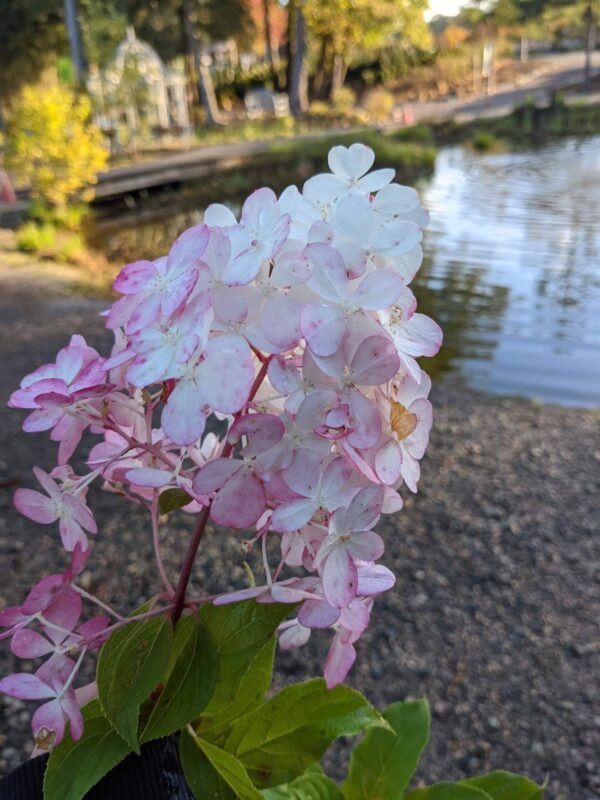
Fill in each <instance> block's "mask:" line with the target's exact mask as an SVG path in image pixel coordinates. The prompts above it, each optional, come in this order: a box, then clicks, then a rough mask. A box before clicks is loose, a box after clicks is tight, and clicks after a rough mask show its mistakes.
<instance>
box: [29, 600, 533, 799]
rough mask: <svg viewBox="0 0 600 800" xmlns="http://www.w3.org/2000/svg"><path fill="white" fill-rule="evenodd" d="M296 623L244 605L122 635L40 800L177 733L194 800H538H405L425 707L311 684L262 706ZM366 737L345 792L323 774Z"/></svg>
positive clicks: (451, 790)
mask: <svg viewBox="0 0 600 800" xmlns="http://www.w3.org/2000/svg"><path fill="white" fill-rule="evenodd" d="M149 608H150V604H147V605H146V606H144V607H143V608H142V609H139V610H138V611H137V612H136V614H140V613H144V612H145V611H148V610H149ZM291 610H292V607H290V606H289V605H284V604H277V603H274V604H262V605H261V604H258V603H256V602H254V601H249V602H244V603H235V604H231V605H229V606H221V607H216V606H205V607H203V608H202V611H201V612H200V614H189V615H187V616H184V617H183V618H182V619H181V620H180V621H179V622H178V623H177V625H176V626H175V630H174V633H173V630H172V625H171V621H170V618H169V617H168V613H167V612H165V614H164V615H163V616H157V617H156V618H151V619H146V620H138V621H132V622H131V623H130V624H128V625H126V626H124V627H122V628H119V629H118V630H117V631H116V632H115V633H114V634H113V636H112V637H111V639H109V641H108V643H107V644H106V645H104V647H103V648H102V651H101V655H100V661H99V664H98V672H97V682H98V691H99V700H98V701H94V702H93V703H91V704H90V705H88V706H87V707H86V708H85V709H84V718H85V730H84V734H83V736H82V738H81V739H80V741H79V742H73V741H72V740H71V739H69V738H68V737H67V738H65V739H64V740H63V741H62V742H61V743H60V745H59V746H58V747H57V748H56V749H55V750H54V752H53V753H52V755H51V757H50V760H49V763H48V768H47V772H46V776H45V787H44V800H82V798H83V797H84V796H85V795H86V793H87V792H88V791H89V789H90V788H91V787H92V786H94V785H95V784H96V783H97V781H98V780H100V779H101V778H102V777H103V776H104V775H105V774H106V773H107V772H108V771H109V770H110V769H112V768H113V767H114V766H115V765H117V764H118V763H119V762H120V761H121V760H122V759H123V758H125V756H127V755H128V754H129V753H131V752H132V751H133V750H135V751H138V750H139V744H143V743H144V742H147V741H149V740H151V739H154V738H157V737H162V736H166V735H169V734H171V733H174V732H177V731H180V732H181V733H180V737H179V748H180V757H181V763H182V767H183V770H184V774H185V777H186V779H187V782H188V784H189V786H190V788H191V790H192V792H193V793H194V796H195V797H196V798H198V800H206V798H208V797H210V798H213V799H214V800H236V798H238V800H239V799H240V798H241V800H541V798H542V796H543V789H542V787H540V786H537V785H536V784H534V783H532V782H531V781H529V780H527V779H526V778H523V777H521V776H518V775H513V774H511V773H509V772H494V773H491V774H490V775H484V776H479V777H476V778H470V779H468V780H464V781H459V782H458V783H439V784H435V785H433V786H428V787H423V788H418V789H415V790H413V791H412V792H410V793H408V794H405V792H406V789H407V786H408V784H409V782H410V780H411V778H412V776H413V774H414V772H415V770H416V768H417V765H418V761H419V758H420V756H421V753H422V751H423V748H424V747H425V745H426V743H427V739H428V735H429V709H428V706H427V702H426V701H425V700H419V701H407V702H400V703H394V704H393V705H391V706H389V707H388V708H387V709H386V711H385V712H384V714H383V715H381V714H379V713H378V712H377V711H376V710H375V709H374V708H373V707H372V706H371V705H370V704H369V703H368V702H367V700H366V699H365V698H364V697H363V696H362V695H361V694H360V693H359V692H356V691H354V690H353V689H350V688H349V687H347V686H337V687H335V688H334V689H327V687H326V685H325V682H324V681H323V680H322V679H316V680H311V681H307V682H306V683H301V684H295V685H291V686H287V687H285V688H284V689H282V690H281V691H279V692H277V693H276V694H275V695H273V696H272V697H271V698H270V699H269V700H266V701H265V699H264V696H265V693H266V691H267V689H268V687H269V685H270V682H271V674H272V667H273V651H274V647H275V636H276V629H277V626H278V625H279V623H280V622H281V621H282V620H283V619H284V618H285V617H286V616H287V615H288V613H290V611H291ZM138 730H139V731H141V733H138ZM358 733H365V736H364V738H363V739H362V741H361V742H360V743H359V744H358V745H357V747H356V748H355V749H354V752H353V754H352V758H351V763H350V769H349V774H348V777H347V779H346V781H345V782H344V783H343V785H342V786H338V785H337V784H336V783H335V782H334V781H333V780H331V778H329V777H328V776H327V775H326V774H325V773H324V772H323V770H322V769H321V767H320V766H319V764H318V762H319V761H320V759H321V758H322V756H323V755H324V753H325V751H326V749H327V748H328V747H329V745H330V744H332V742H333V741H334V740H335V739H337V738H338V737H340V736H353V735H355V734H358Z"/></svg>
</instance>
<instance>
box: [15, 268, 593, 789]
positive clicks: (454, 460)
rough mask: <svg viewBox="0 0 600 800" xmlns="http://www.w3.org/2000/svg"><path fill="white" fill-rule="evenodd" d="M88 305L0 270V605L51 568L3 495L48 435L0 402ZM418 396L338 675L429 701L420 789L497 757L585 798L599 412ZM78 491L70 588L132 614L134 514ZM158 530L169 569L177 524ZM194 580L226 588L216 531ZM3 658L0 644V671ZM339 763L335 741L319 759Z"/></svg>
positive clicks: (378, 697)
mask: <svg viewBox="0 0 600 800" xmlns="http://www.w3.org/2000/svg"><path fill="white" fill-rule="evenodd" d="M23 286H27V287H28V291H27V293H25V292H24V291H23V288H22V287H23ZM19 287H21V288H19ZM104 305H105V303H104V302H102V301H98V300H94V299H89V298H82V297H80V296H75V295H72V294H69V292H68V290H66V289H64V288H61V287H60V286H58V285H57V284H56V282H55V281H52V280H47V281H44V280H42V279H40V276H39V273H38V272H35V271H31V272H29V271H27V270H26V269H18V270H13V271H12V272H9V271H8V270H6V269H4V270H3V269H2V268H0V344H1V350H0V375H1V376H2V379H1V390H0V403H1V405H0V608H1V607H3V606H4V605H6V604H13V603H14V602H18V601H19V599H20V598H21V597H22V596H23V593H24V592H25V591H26V590H27V589H28V588H29V587H30V586H31V585H32V583H34V582H35V581H36V580H37V579H39V577H41V576H42V575H43V574H45V572H47V571H48V570H49V569H57V568H59V565H60V564H64V560H61V555H60V549H59V547H58V544H57V541H58V537H57V536H56V534H55V531H54V530H52V531H50V530H49V528H46V527H45V526H36V525H34V524H33V523H29V522H28V521H26V520H24V519H22V518H21V517H19V516H18V515H17V514H16V512H15V511H14V510H13V508H12V504H11V494H12V485H13V482H22V483H24V484H30V482H31V473H30V469H31V466H32V465H33V464H34V463H38V464H41V465H43V466H46V467H49V466H51V464H52V463H53V461H52V459H53V454H54V447H55V446H54V445H53V444H51V443H50V442H49V441H48V439H47V437H46V436H44V435H37V436H28V435H25V434H22V433H21V431H20V423H21V419H22V415H21V413H19V412H15V411H11V410H9V409H6V408H4V403H5V400H6V398H7V396H8V394H9V392H10V391H11V390H12V389H13V388H14V387H15V386H16V385H17V383H18V381H19V380H20V378H21V376H22V375H24V374H25V373H26V372H28V371H30V370H31V369H33V368H34V367H35V366H37V365H38V364H39V363H41V362H45V361H49V360H51V358H52V357H53V355H54V353H55V351H56V350H57V349H58V348H59V347H61V346H63V345H64V344H65V343H66V341H67V339H68V336H69V334H70V333H71V332H72V331H81V332H84V333H85V334H86V335H87V336H88V339H89V341H90V342H91V343H92V344H94V345H96V346H101V345H103V343H104V342H105V341H106V336H105V333H104V331H103V329H102V324H101V322H100V320H99V319H98V318H97V316H96V314H97V312H98V311H99V310H100V309H101V308H102V307H104ZM434 402H435V407H436V422H435V428H434V432H433V436H432V442H431V447H430V450H429V453H428V456H427V458H426V460H425V462H424V469H423V479H422V482H421V486H422V490H421V492H420V494H419V495H418V496H416V497H409V498H408V499H407V502H406V508H405V510H404V512H402V513H401V514H400V515H398V516H397V517H396V518H395V519H394V520H393V521H388V522H387V524H384V525H382V526H381V528H382V532H383V533H384V534H386V540H387V553H386V563H387V564H388V565H390V566H393V567H394V569H395V571H396V573H397V575H398V585H397V587H396V589H395V591H393V592H391V593H389V594H388V596H386V597H385V598H383V599H381V600H380V601H378V604H377V605H376V610H375V613H374V616H373V625H372V627H371V629H370V632H369V634H368V635H367V636H366V637H365V638H364V640H363V642H362V644H361V646H360V651H359V658H358V662H357V666H356V667H355V670H354V672H353V674H352V678H351V683H352V684H353V685H354V686H356V687H359V688H361V689H362V690H364V691H365V692H366V693H367V695H368V696H369V697H370V698H371V699H372V700H373V701H374V702H375V703H377V704H385V703H388V702H391V701H393V700H395V699H399V698H402V697H407V696H412V697H417V696H422V695H426V696H427V697H428V698H429V700H430V703H431V706H432V713H433V721H432V741H431V744H430V746H429V748H428V752H427V756H426V758H425V759H424V761H423V764H422V768H421V770H420V776H419V777H421V778H423V779H424V780H427V781H433V780H438V779H441V778H460V777H463V776H465V775H467V774H473V773H478V772H481V771H484V770H489V769H495V768H500V767H504V768H506V769H511V770H515V771H524V772H526V773H528V774H529V775H530V776H531V777H533V778H535V779H537V780H539V781H543V780H544V778H545V777H546V775H548V780H549V784H548V785H549V791H548V795H547V796H548V797H549V798H550V799H551V800H598V799H599V798H600V685H599V675H600V628H599V622H600V537H599V536H598V527H599V525H598V523H599V517H600V513H599V512H600V505H599V500H598V497H599V496H600V495H599V489H600V433H599V429H600V413H598V412H593V411H578V410H575V409H570V410H568V411H566V410H564V409H561V408H557V407H539V406H536V405H533V404H531V403H529V402H525V401H521V400H513V399H499V398H495V397H490V396H487V395H484V394H465V393H461V392H456V391H453V390H449V389H443V388H441V389H440V388H438V389H437V390H436V392H435V396H434ZM90 500H91V504H92V505H93V507H94V508H95V509H96V510H97V518H98V520H99V523H100V525H99V527H100V534H99V536H98V546H97V547H96V550H95V552H94V555H93V557H92V560H91V571H90V572H89V573H86V574H84V579H85V580H87V581H89V583H90V586H91V587H92V589H93V590H94V591H95V592H97V593H98V594H99V595H100V596H102V597H103V598H104V599H106V600H110V601H114V602H115V603H117V604H120V605H121V606H122V607H125V608H133V607H134V606H135V605H136V604H138V603H139V602H140V601H141V600H142V599H143V598H144V597H145V596H146V593H147V591H148V588H149V586H151V585H153V584H154V571H153V563H152V558H151V546H150V542H149V538H148V534H147V531H146V528H145V525H144V520H142V519H140V516H139V514H138V513H137V512H136V511H135V510H129V509H125V510H124V509H123V507H122V505H120V504H119V503H118V502H116V501H114V500H113V498H111V497H109V496H106V495H103V494H102V493H101V492H93V493H92V494H91V495H90ZM388 520H389V518H388ZM177 523H178V524H179V527H178V529H177V530H176V531H174V532H172V533H171V534H170V536H168V537H167V540H168V542H170V543H172V548H171V549H172V551H173V553H174V555H173V556H172V559H171V561H170V562H168V563H169V566H170V568H171V569H175V568H176V566H177V561H178V559H179V558H180V555H181V551H182V544H183V542H182V540H184V539H185V535H186V531H187V530H189V529H190V525H189V524H188V523H187V521H186V520H185V519H184V518H183V516H182V517H181V518H178V519H177ZM385 528H387V530H384V529H385ZM232 563H233V564H234V565H235V566H234V567H233V568H232V566H231V565H232ZM238 565H239V566H238ZM195 581H196V585H197V586H198V587H203V588H206V590H208V591H210V589H211V588H213V587H214V588H217V587H220V588H222V587H224V586H226V585H228V584H232V583H235V582H238V583H242V582H243V570H242V568H241V559H240V556H239V549H238V545H237V542H236V539H235V537H234V536H229V535H226V534H222V533H221V534H219V536H217V535H216V534H214V533H212V532H211V535H208V536H207V537H206V547H205V549H204V550H203V551H202V553H201V556H200V558H199V561H198V564H197V567H196V574H195ZM325 644H326V642H325V639H324V638H321V637H319V636H314V637H313V642H312V643H311V644H309V646H307V647H305V648H304V649H303V650H301V651H298V652H297V653H294V654H286V655H282V656H280V657H279V660H278V664H279V676H278V681H279V682H281V681H283V680H284V679H285V677H286V676H290V677H291V676H293V679H294V680H297V679H302V678H304V677H308V676H310V675H314V674H316V673H317V672H318V670H319V669H320V660H321V658H322V655H323V653H324V649H325ZM15 666H16V664H15V661H14V660H13V658H12V656H11V655H10V653H9V649H8V646H7V645H6V644H3V645H2V646H1V650H0V672H1V673H2V674H6V672H7V671H9V670H11V669H14V668H15ZM29 716H30V709H29V708H28V707H26V705H25V704H23V703H21V702H19V701H14V700H10V699H6V698H4V697H2V698H0V719H1V723H0V773H4V772H6V771H7V770H9V769H11V768H12V767H14V766H15V765H16V764H17V763H18V762H19V761H20V760H21V759H22V758H24V756H25V753H26V750H27V747H28V743H27V742H28V724H29ZM343 760H344V751H343V748H342V749H340V750H339V751H338V752H337V754H336V756H335V758H334V759H332V761H333V762H334V763H333V766H334V769H340V765H341V764H342V763H343Z"/></svg>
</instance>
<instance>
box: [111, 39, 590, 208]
mask: <svg viewBox="0 0 600 800" xmlns="http://www.w3.org/2000/svg"><path fill="white" fill-rule="evenodd" d="M592 64H593V68H594V69H595V70H598V69H600V52H596V53H595V54H594V58H593V62H592ZM582 79H583V54H582V53H564V54H559V55H553V56H551V57H544V59H540V70H539V72H537V73H534V74H533V75H530V76H529V77H528V78H527V80H526V82H524V83H522V84H520V85H519V86H517V87H515V86H514V85H511V86H502V87H497V89H496V91H495V93H494V94H492V95H490V96H489V97H487V98H485V97H483V98H482V97H478V98H470V99H448V100H440V101H433V102H429V103H415V104H411V107H412V108H413V111H414V115H415V121H417V122H419V121H424V120H430V119H445V118H448V117H454V116H456V117H460V116H469V117H473V116H486V115H493V114H499V113H502V112H503V111H506V112H508V111H510V110H511V109H512V108H513V107H514V106H515V105H517V104H519V103H522V102H523V101H524V100H525V99H526V97H527V96H529V95H531V94H532V93H533V94H534V95H535V94H540V93H544V94H547V93H548V92H549V91H552V90H555V89H560V88H563V87H566V86H570V85H572V84H574V83H577V82H579V81H581V80H582ZM394 127H397V125H390V126H384V128H385V129H386V130H388V129H389V130H393V129H394ZM362 130H365V128H364V127H362V128H350V129H348V128H347V129H340V130H331V131H323V132H321V133H314V134H307V135H305V136H299V137H296V139H297V140H300V141H302V140H305V141H314V140H317V139H319V138H322V137H325V136H331V135H332V134H335V133H352V132H353V131H354V132H356V134H357V136H358V135H359V133H360V131H362ZM273 141H274V140H273V139H270V140H260V141H253V142H234V143H231V144H222V145H206V146H202V147H194V148H192V149H190V150H186V151H184V152H179V153H174V154H172V155H168V156H164V157H162V158H159V159H156V160H154V161H148V162H144V163H141V164H132V165H129V166H125V167H115V168H113V169H110V170H108V171H107V172H103V173H101V174H100V180H99V184H98V186H97V189H96V196H97V197H98V198H103V197H110V196H113V195H116V194H120V193H122V192H127V191H135V190H139V189H144V188H149V187H151V186H159V185H162V184H164V183H170V182H176V181H179V180H190V179H192V178H198V177H202V176H203V175H206V174H207V173H209V172H212V171H214V170H215V169H224V168H229V167H234V166H237V165H239V164H242V163H243V162H244V161H247V160H248V159H250V158H252V157H253V156H256V155H260V154H262V153H267V152H269V149H270V148H271V146H272V144H273Z"/></svg>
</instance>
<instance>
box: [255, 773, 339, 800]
mask: <svg viewBox="0 0 600 800" xmlns="http://www.w3.org/2000/svg"><path fill="white" fill-rule="evenodd" d="M262 796H263V797H264V798H265V800H344V795H343V794H342V792H341V790H340V789H339V787H338V786H337V784H336V783H334V782H333V781H332V780H331V778H328V777H327V775H325V773H324V772H323V770H322V769H321V767H320V766H319V765H318V764H316V765H314V767H309V768H308V769H307V770H306V772H305V773H304V774H303V775H300V777H299V778H296V780H295V781H292V782H291V783H286V784H282V785H281V786H277V787H276V788H275V789H263V791H262Z"/></svg>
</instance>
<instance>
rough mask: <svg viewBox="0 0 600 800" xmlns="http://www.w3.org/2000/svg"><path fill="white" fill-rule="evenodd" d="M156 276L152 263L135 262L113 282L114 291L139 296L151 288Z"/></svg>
mask: <svg viewBox="0 0 600 800" xmlns="http://www.w3.org/2000/svg"><path fill="white" fill-rule="evenodd" d="M156 274H157V273H156V267H155V266H154V264H153V263H152V261H134V262H133V263H132V264H127V266H126V267H123V269H122V270H121V272H119V274H118V275H117V277H116V278H115V280H114V282H113V289H114V290H115V291H117V292H120V293H121V294H138V293H139V292H142V291H144V290H145V289H148V288H149V287H148V284H149V283H150V281H151V280H152V279H153V278H154V277H156Z"/></svg>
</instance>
